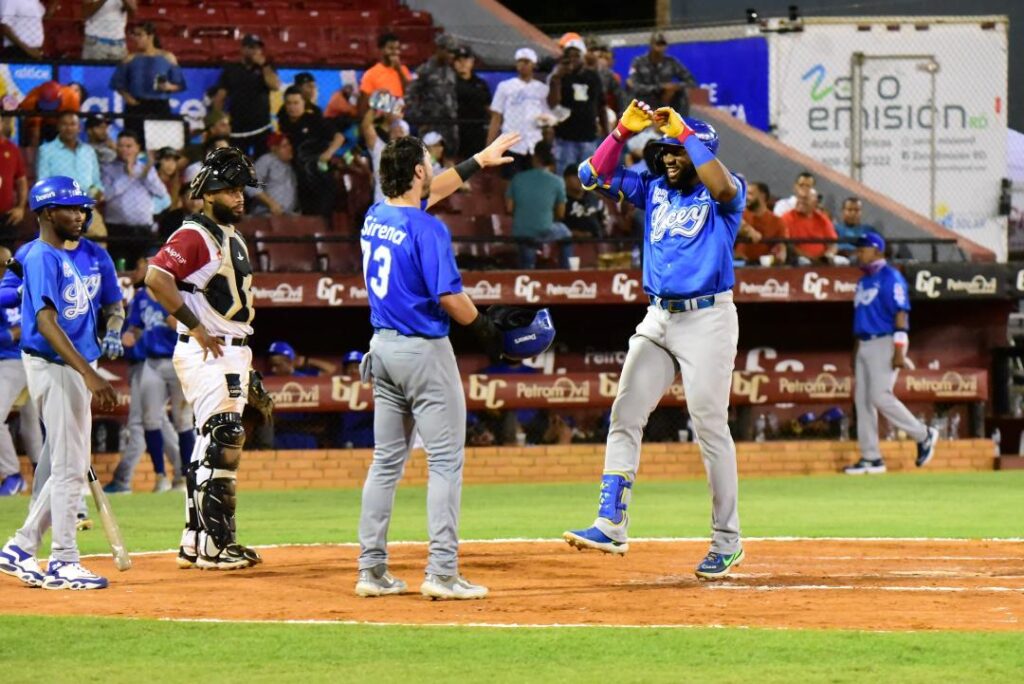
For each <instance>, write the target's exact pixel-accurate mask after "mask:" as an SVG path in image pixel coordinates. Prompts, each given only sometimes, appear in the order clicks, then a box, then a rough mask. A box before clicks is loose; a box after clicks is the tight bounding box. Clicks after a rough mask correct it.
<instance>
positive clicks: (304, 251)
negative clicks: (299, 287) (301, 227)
mask: <svg viewBox="0 0 1024 684" xmlns="http://www.w3.org/2000/svg"><path fill="white" fill-rule="evenodd" d="M268 237H281V235H280V233H277V232H275V231H271V232H270V233H265V232H263V231H257V232H256V253H257V255H258V257H259V259H258V261H259V264H260V267H261V270H263V271H270V272H273V273H281V272H284V271H288V272H296V273H309V272H312V271H316V270H317V268H318V266H319V259H318V257H317V252H316V245H314V244H313V242H312V240H305V241H302V242H266V241H265V240H266V238H268Z"/></svg>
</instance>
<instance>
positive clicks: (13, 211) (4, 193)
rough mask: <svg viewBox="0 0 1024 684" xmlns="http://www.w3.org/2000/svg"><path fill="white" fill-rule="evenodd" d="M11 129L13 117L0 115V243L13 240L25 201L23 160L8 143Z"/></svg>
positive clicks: (26, 194)
mask: <svg viewBox="0 0 1024 684" xmlns="http://www.w3.org/2000/svg"><path fill="white" fill-rule="evenodd" d="M13 127H14V117H13V116H10V115H8V114H6V113H5V114H4V115H0V241H6V240H11V239H13V238H14V237H16V234H17V228H18V224H19V223H21V220H22V219H23V218H25V203H26V201H27V200H28V178H27V176H26V171H25V158H24V157H23V156H22V155H21V149H20V148H19V147H18V146H17V145H15V144H14V143H13V142H12V141H11V133H12V131H13Z"/></svg>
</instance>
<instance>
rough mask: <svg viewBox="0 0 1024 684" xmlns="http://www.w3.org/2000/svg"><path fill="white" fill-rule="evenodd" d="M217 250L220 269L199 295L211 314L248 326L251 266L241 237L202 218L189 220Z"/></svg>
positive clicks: (253, 312) (250, 298)
mask: <svg viewBox="0 0 1024 684" xmlns="http://www.w3.org/2000/svg"><path fill="white" fill-rule="evenodd" d="M191 221H192V222H193V223H195V224H197V225H199V226H200V227H201V228H202V229H203V230H204V231H206V233H207V234H208V235H209V236H210V237H211V238H213V241H214V242H216V243H217V245H218V246H219V247H220V253H221V258H220V268H218V269H217V273H216V274H215V275H214V276H213V277H212V278H211V279H210V282H209V283H207V284H206V288H205V289H203V290H202V291H201V292H202V294H203V296H204V297H206V300H207V301H208V302H210V306H211V307H213V310H214V311H216V312H217V313H219V314H220V315H221V316H223V317H224V318H226V319H228V320H230V321H237V322H239V323H252V319H253V318H254V317H255V316H256V311H255V310H254V309H253V307H252V264H251V263H250V262H249V249H248V248H247V247H246V245H245V240H244V239H243V238H242V236H241V235H238V234H237V233H233V234H232V235H230V236H229V235H228V234H227V233H225V232H224V230H223V229H221V227H220V226H218V225H217V224H216V223H214V222H213V221H211V220H209V219H207V218H206V217H205V216H201V215H200V216H193V217H192V218H191Z"/></svg>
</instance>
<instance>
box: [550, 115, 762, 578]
mask: <svg viewBox="0 0 1024 684" xmlns="http://www.w3.org/2000/svg"><path fill="white" fill-rule="evenodd" d="M652 123H653V124H655V125H656V126H657V128H658V129H659V130H660V131H661V133H662V134H663V136H664V137H662V138H661V139H660V140H659V141H658V142H657V143H656V144H653V145H648V151H649V158H648V159H647V167H648V171H646V172H643V173H637V172H635V171H629V170H627V169H625V168H623V167H622V166H619V165H618V160H619V157H620V155H621V153H622V148H623V147H624V146H625V144H626V141H627V140H628V139H629V138H630V136H632V135H634V134H636V133H639V132H641V131H643V130H644V129H645V128H647V127H648V126H649V125H651V124H652ZM717 151H718V134H717V133H716V132H715V129H714V128H712V127H711V126H710V125H708V124H707V123H705V122H704V121H701V120H699V119H690V118H687V119H684V118H682V117H681V116H680V115H679V114H678V113H677V112H676V111H674V110H673V109H671V108H668V107H662V108H661V109H658V110H657V111H653V112H652V111H651V109H650V108H649V107H648V106H647V105H645V104H643V103H642V102H637V101H636V100H634V101H633V102H632V103H631V104H630V105H629V107H628V108H627V109H626V111H625V112H624V113H623V115H622V118H621V119H620V120H619V123H618V126H616V129H615V131H614V132H613V133H612V134H611V135H609V136H608V137H607V138H605V140H604V142H602V143H601V145H600V147H599V148H598V149H597V152H595V153H594V156H593V157H592V158H590V159H587V160H586V161H584V162H583V163H582V164H580V170H579V175H580V180H582V181H583V186H584V187H585V188H587V189H588V190H593V189H595V188H596V189H599V190H600V191H602V192H604V193H605V194H607V195H610V196H611V197H613V198H615V199H627V200H629V201H630V202H632V203H633V204H634V205H635V206H636V207H637V208H639V209H644V210H645V226H644V246H643V249H644V262H643V284H644V291H645V292H646V293H647V295H648V296H649V297H650V307H649V308H648V310H647V315H646V316H645V317H644V320H643V321H642V322H641V323H640V325H638V326H637V328H636V334H634V335H633V337H632V338H630V341H629V352H628V353H627V355H626V361H625V364H624V365H623V367H622V375H621V376H620V378H619V388H618V394H617V395H616V397H615V403H614V404H613V406H612V415H611V428H610V429H609V432H608V445H607V448H606V450H605V466H604V475H603V477H602V480H601V500H600V506H599V508H598V513H597V520H595V521H594V524H593V526H592V527H589V528H587V529H583V530H576V531H570V532H566V533H565V535H564V537H565V540H566V541H567V542H568V543H569V544H571V545H572V546H574V547H576V548H579V549H597V550H599V551H603V552H606V553H614V554H622V553H626V551H627V550H628V549H629V544H628V525H629V516H628V514H627V507H628V504H629V499H630V490H631V489H632V487H633V482H634V480H635V479H636V474H637V469H638V467H639V463H640V442H641V439H642V437H643V430H644V425H646V424H647V418H648V416H650V414H651V411H653V410H654V408H655V407H656V406H657V405H658V401H659V400H660V399H661V397H662V396H663V395H664V394H665V392H666V390H668V388H669V386H671V384H672V382H673V380H674V379H675V376H676V374H677V373H679V372H680V371H681V372H682V376H683V389H684V391H685V393H686V402H687V408H688V410H689V412H690V416H691V417H692V419H693V424H694V430H695V432H696V435H697V439H698V441H699V442H700V451H701V457H702V458H703V459H704V467H705V469H706V470H707V473H708V481H709V482H710V485H711V505H712V511H711V528H712V538H711V550H710V552H709V553H708V554H707V556H706V557H705V558H704V560H702V561H701V562H700V564H699V565H698V566H697V569H696V574H697V576H698V577H700V578H704V579H715V578H719V577H722V576H724V575H726V574H728V572H729V571H730V569H731V568H732V567H733V566H735V565H736V564H738V563H739V562H740V561H741V560H742V559H743V548H742V546H741V545H740V525H739V513H738V511H737V479H736V447H735V445H734V444H733V441H732V435H731V434H730V433H729V424H728V417H729V416H728V413H729V391H730V386H731V378H732V369H733V363H734V361H735V357H736V344H737V340H738V337H739V324H738V322H737V318H736V306H735V305H734V304H733V297H732V286H733V280H734V277H733V267H732V250H733V244H734V243H735V241H736V232H737V230H738V229H739V225H740V219H741V217H742V214H743V206H744V201H745V195H746V188H745V186H744V183H743V181H742V179H740V178H739V177H737V176H735V175H733V174H732V173H730V172H729V169H727V168H726V167H725V165H724V164H723V163H722V162H721V161H719V160H718V159H717V158H716V157H715V154H716V152H717Z"/></svg>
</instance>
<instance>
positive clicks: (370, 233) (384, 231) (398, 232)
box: [360, 216, 409, 245]
mask: <svg viewBox="0 0 1024 684" xmlns="http://www.w3.org/2000/svg"><path fill="white" fill-rule="evenodd" d="M360 235H361V236H362V237H363V238H364V239H365V238H372V237H378V238H380V239H381V240H387V241H388V242H392V243H394V244H396V245H400V244H402V243H403V242H404V241H405V238H407V237H408V236H409V234H408V233H406V232H405V231H404V230H402V229H400V228H395V227H394V226H389V225H387V224H384V223H380V222H379V221H377V219H375V218H373V217H371V216H367V217H366V223H364V224H363V230H362V231H361V232H360Z"/></svg>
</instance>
